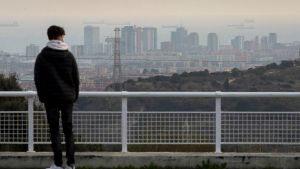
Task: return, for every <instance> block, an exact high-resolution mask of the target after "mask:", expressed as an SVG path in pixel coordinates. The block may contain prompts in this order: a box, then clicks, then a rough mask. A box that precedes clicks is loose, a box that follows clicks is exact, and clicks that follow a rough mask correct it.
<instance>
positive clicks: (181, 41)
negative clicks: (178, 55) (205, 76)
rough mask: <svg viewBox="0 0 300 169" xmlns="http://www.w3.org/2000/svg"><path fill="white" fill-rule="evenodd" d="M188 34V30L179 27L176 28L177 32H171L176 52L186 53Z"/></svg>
mask: <svg viewBox="0 0 300 169" xmlns="http://www.w3.org/2000/svg"><path fill="white" fill-rule="evenodd" d="M187 34H188V33H187V30H186V29H185V28H184V27H178V28H176V31H173V32H171V42H172V43H173V45H174V49H175V51H176V52H182V51H184V49H185V47H186V43H185V42H186V39H187Z"/></svg>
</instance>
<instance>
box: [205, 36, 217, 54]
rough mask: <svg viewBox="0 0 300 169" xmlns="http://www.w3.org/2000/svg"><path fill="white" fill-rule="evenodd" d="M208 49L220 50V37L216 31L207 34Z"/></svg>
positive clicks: (212, 50) (211, 50)
mask: <svg viewBox="0 0 300 169" xmlns="http://www.w3.org/2000/svg"><path fill="white" fill-rule="evenodd" d="M207 49H208V51H209V52H216V51H218V50H219V39H218V35H217V34H216V33H209V34H208V36H207Z"/></svg>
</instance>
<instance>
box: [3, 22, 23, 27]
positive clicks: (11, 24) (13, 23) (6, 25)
mask: <svg viewBox="0 0 300 169" xmlns="http://www.w3.org/2000/svg"><path fill="white" fill-rule="evenodd" d="M19 26H20V25H19V24H18V22H12V23H0V27H19Z"/></svg>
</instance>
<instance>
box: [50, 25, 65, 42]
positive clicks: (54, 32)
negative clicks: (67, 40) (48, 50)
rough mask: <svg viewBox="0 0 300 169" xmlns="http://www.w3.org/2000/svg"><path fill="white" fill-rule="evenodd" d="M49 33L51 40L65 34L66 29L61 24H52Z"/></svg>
mask: <svg viewBox="0 0 300 169" xmlns="http://www.w3.org/2000/svg"><path fill="white" fill-rule="evenodd" d="M47 35H48V39H49V40H54V39H57V38H58V37H59V36H62V35H65V30H64V28H62V27H60V26H56V25H52V26H50V27H49V28H48V31H47Z"/></svg>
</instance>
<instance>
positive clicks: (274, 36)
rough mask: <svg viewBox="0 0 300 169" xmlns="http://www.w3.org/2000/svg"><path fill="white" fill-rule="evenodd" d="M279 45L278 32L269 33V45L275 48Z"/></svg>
mask: <svg viewBox="0 0 300 169" xmlns="http://www.w3.org/2000/svg"><path fill="white" fill-rule="evenodd" d="M276 45H277V34H276V33H269V47H270V48H271V49H274V48H275V47H276Z"/></svg>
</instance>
